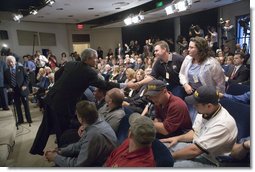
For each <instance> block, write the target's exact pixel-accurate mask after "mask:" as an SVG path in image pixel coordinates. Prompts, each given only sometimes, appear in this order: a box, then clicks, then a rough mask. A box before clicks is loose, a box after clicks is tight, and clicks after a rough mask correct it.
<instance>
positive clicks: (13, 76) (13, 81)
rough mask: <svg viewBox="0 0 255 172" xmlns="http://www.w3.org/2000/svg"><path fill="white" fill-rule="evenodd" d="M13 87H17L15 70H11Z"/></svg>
mask: <svg viewBox="0 0 255 172" xmlns="http://www.w3.org/2000/svg"><path fill="white" fill-rule="evenodd" d="M11 86H12V87H13V88H14V87H16V74H15V69H12V70H11Z"/></svg>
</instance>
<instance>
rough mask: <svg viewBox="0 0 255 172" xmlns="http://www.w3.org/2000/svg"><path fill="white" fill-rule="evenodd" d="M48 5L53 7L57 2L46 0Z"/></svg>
mask: <svg viewBox="0 0 255 172" xmlns="http://www.w3.org/2000/svg"><path fill="white" fill-rule="evenodd" d="M45 3H46V4H49V5H52V4H54V3H55V0H45Z"/></svg>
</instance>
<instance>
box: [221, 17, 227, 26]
mask: <svg viewBox="0 0 255 172" xmlns="http://www.w3.org/2000/svg"><path fill="white" fill-rule="evenodd" d="M225 23H226V21H225V20H223V18H220V25H222V26H223V25H224V24H225Z"/></svg>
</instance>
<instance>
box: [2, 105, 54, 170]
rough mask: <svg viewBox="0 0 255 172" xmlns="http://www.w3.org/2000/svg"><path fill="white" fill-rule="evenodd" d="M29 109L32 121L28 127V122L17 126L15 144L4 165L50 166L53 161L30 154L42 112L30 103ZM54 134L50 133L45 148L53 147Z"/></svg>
mask: <svg viewBox="0 0 255 172" xmlns="http://www.w3.org/2000/svg"><path fill="white" fill-rule="evenodd" d="M30 111H31V116H32V120H33V123H32V124H31V127H29V125H28V123H24V124H22V125H20V126H19V129H18V130H17V132H16V137H15V145H14V147H13V150H12V152H11V153H10V155H9V157H8V160H7V163H6V166H8V167H51V166H53V163H49V162H48V161H46V160H45V159H44V157H43V156H39V155H32V154H30V153H29V150H30V148H31V146H32V144H33V141H34V138H35V135H36V133H37V130H38V128H39V126H40V124H41V120H42V112H41V111H39V108H38V107H35V104H30ZM54 141H55V135H51V136H50V138H49V140H48V143H47V146H46V148H55V147H56V144H55V143H54Z"/></svg>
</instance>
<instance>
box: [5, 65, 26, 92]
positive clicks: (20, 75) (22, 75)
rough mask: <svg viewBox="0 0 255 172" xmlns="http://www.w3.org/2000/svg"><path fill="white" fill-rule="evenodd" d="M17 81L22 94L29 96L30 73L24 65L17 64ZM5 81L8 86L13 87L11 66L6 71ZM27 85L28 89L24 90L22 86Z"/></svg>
mask: <svg viewBox="0 0 255 172" xmlns="http://www.w3.org/2000/svg"><path fill="white" fill-rule="evenodd" d="M16 82H17V87H18V88H19V91H20V93H21V95H22V96H28V94H29V90H28V83H29V80H28V75H27V72H26V70H25V69H24V68H23V66H18V65H17V66H16ZM4 83H5V87H6V88H11V71H10V68H7V69H6V70H5V71H4ZM22 86H26V87H27V89H25V90H22V89H21V87H22Z"/></svg>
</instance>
